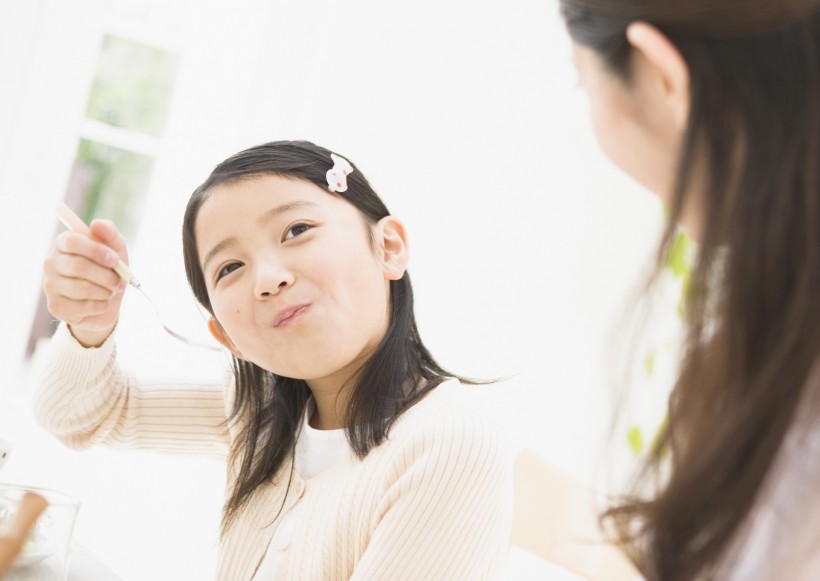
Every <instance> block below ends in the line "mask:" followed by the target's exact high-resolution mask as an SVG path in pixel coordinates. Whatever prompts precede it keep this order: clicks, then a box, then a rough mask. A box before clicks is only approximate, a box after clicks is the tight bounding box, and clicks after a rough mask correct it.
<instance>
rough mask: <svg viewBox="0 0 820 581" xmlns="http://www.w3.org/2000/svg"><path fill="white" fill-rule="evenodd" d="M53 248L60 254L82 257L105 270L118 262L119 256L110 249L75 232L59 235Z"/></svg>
mask: <svg viewBox="0 0 820 581" xmlns="http://www.w3.org/2000/svg"><path fill="white" fill-rule="evenodd" d="M55 248H56V249H57V251H58V252H60V253H62V254H72V255H76V256H83V257H85V258H87V259H89V260H91V261H92V262H96V263H97V264H99V265H100V266H103V267H106V268H111V267H113V266H114V265H115V264H117V262H119V261H120V256H119V254H117V252H116V251H115V250H113V249H112V248H111V247H109V246H106V245H105V244H103V243H101V242H99V241H97V240H94V239H93V238H89V237H88V236H83V235H82V234H77V233H75V232H63V233H62V234H60V235H59V236H58V237H57V238H56V240H55Z"/></svg>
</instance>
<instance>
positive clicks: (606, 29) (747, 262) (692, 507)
mask: <svg viewBox="0 0 820 581" xmlns="http://www.w3.org/2000/svg"><path fill="white" fill-rule="evenodd" d="M561 10H562V14H563V16H564V18H565V21H566V24H567V28H568V30H569V33H570V35H571V37H572V38H573V40H574V41H575V42H578V43H580V44H582V45H585V46H587V47H590V48H592V49H594V50H595V51H596V53H597V54H598V56H599V57H600V58H601V59H602V60H603V62H604V63H605V64H606V65H607V66H608V67H609V70H610V71H611V72H612V73H614V74H615V76H616V77H618V78H619V80H620V81H622V82H623V83H625V85H626V86H628V85H629V83H630V80H631V68H630V63H631V62H632V60H631V59H632V56H633V54H634V53H633V50H632V47H631V45H630V43H629V41H628V39H627V37H626V29H627V27H628V25H629V24H630V23H632V22H635V21H644V22H648V23H650V24H652V25H654V26H655V27H657V28H658V29H659V30H660V31H661V32H662V33H664V34H665V35H666V36H667V37H668V38H669V39H670V40H671V42H672V43H673V44H674V45H675V46H676V47H677V49H678V50H679V51H680V53H681V55H682V56H683V58H684V59H685V61H686V64H687V66H688V68H689V73H690V112H689V118H688V126H687V128H686V131H685V135H684V136H683V143H682V147H681V154H680V158H679V160H678V175H677V183H676V185H675V190H674V194H673V197H672V200H671V202H670V215H669V224H668V227H667V229H666V231H665V234H664V236H663V239H662V242H661V244H660V246H659V250H658V255H657V258H658V261H657V264H658V266H657V267H656V270H655V275H654V276H655V278H657V273H658V272H659V271H660V269H661V265H663V264H664V263H665V262H666V257H667V256H668V254H669V252H670V249H671V246H672V242H673V240H674V237H675V234H676V228H677V226H676V223H677V222H678V221H679V219H680V217H681V215H682V213H683V212H684V211H685V210H688V209H689V208H690V206H691V205H694V206H696V208H697V212H698V214H699V217H700V218H701V220H700V222H701V224H700V231H699V233H698V234H699V235H698V241H699V249H698V253H697V258H696V261H695V264H694V266H693V271H692V274H691V279H690V283H689V288H688V291H687V294H686V304H685V309H684V314H685V318H686V341H685V354H684V358H683V361H682V365H681V369H680V374H679V377H678V380H677V383H676V385H675V387H674V390H673V393H672V396H671V398H670V404H669V415H668V421H667V423H666V427H665V428H664V429H663V430H662V433H661V435H660V437H659V438H658V439H657V441H656V445H655V447H654V449H653V450H652V452H651V454H650V456H649V458H648V461H647V464H646V466H645V467H644V470H643V471H642V473H641V475H640V478H639V480H638V482H646V481H649V480H650V478H649V477H651V476H653V475H657V474H664V473H665V472H664V470H663V468H664V466H665V465H666V462H665V459H666V457H667V454H666V451H667V450H671V462H672V466H671V468H672V469H671V471H670V473H669V477H668V479H662V482H663V485H662V487H661V489H660V490H659V491H658V493H657V495H656V496H655V497H653V498H650V499H645V498H642V497H641V495H640V494H636V495H635V496H633V497H632V498H630V499H626V501H625V502H624V503H622V504H621V505H620V506H617V507H615V508H613V509H612V510H610V511H609V512H608V513H607V514H606V515H605V520H608V521H610V522H611V523H613V524H615V525H616V529H617V532H618V540H619V541H620V542H621V543H622V544H623V546H624V547H625V548H626V549H627V550H628V552H629V553H630V554H631V556H632V557H633V559H634V561H635V562H636V563H637V565H638V566H639V568H640V570H641V572H642V573H643V574H644V576H645V577H646V578H647V579H649V580H651V581H654V580H664V581H676V580H688V579H694V578H704V577H706V578H712V577H713V576H715V575H716V574H717V575H719V574H720V573H716V571H718V569H719V568H721V567H724V566H727V563H728V564H729V566H731V565H730V564H731V561H732V559H733V558H734V553H733V550H734V548H735V546H736V545H735V544H734V543H735V541H736V540H737V539H738V538H739V537H738V536H739V534H740V533H741V531H742V530H743V527H744V526H745V525H746V524H747V522H748V519H749V517H750V515H751V514H752V512H753V510H754V507H755V503H756V502H757V501H758V500H759V499H760V496H761V492H762V490H763V487H764V483H765V482H766V479H767V477H768V476H770V475H771V473H772V469H773V466H774V463H775V460H776V458H777V457H778V454H779V452H780V451H781V449H782V448H783V443H784V440H785V438H786V435H787V434H789V433H790V432H791V430H792V429H794V428H799V429H801V430H802V429H805V428H806V426H804V425H803V424H802V419H801V420H800V421H798V418H799V416H798V415H797V410H798V406H800V405H804V404H805V405H807V407H808V408H809V409H814V410H816V409H818V406H819V405H820V390H818V388H817V383H818V382H817V381H812V379H813V377H814V376H813V375H812V374H813V373H816V365H817V364H818V358H819V357H820V295H818V290H820V4H818V2H817V1H816V0H789V1H787V0H680V1H659V0H561ZM696 180H697V182H698V183H696V184H695V183H693V182H695V181H696ZM693 185H694V186H696V187H692V186H693ZM815 414H816V413H815ZM809 417H810V418H811V417H813V419H812V420H811V421H813V422H815V425H816V422H817V416H816V415H814V416H809ZM807 461H812V460H807Z"/></svg>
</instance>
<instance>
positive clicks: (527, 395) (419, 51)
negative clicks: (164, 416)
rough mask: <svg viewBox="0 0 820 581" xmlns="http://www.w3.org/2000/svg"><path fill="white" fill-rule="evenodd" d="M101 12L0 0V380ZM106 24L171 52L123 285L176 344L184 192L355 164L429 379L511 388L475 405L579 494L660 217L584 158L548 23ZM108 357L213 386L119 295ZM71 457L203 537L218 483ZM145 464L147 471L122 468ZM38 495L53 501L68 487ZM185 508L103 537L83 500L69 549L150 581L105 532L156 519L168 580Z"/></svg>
mask: <svg viewBox="0 0 820 581" xmlns="http://www.w3.org/2000/svg"><path fill="white" fill-rule="evenodd" d="M64 4H71V6H72V7H71V9H69V8H67V7H66V6H65V5H64ZM113 4H114V3H109V2H105V1H102V0H97V1H91V0H82V1H79V0H78V1H77V2H74V3H61V2H57V1H55V0H39V1H38V2H26V1H24V0H5V1H0V39H2V40H0V42H3V45H2V47H0V48H2V50H0V55H2V56H0V75H1V76H2V78H4V79H10V80H11V81H12V83H11V85H10V86H11V87H12V90H11V91H9V92H7V91H6V90H5V89H4V91H3V92H2V93H3V98H2V99H0V135H2V140H0V155H2V158H0V199H2V202H3V205H2V208H3V210H2V212H0V220H1V221H2V223H0V233H2V234H1V235H2V238H0V242H2V248H3V250H2V263H0V267H2V271H0V272H2V276H3V280H4V284H3V286H2V288H3V291H2V293H3V303H4V311H6V312H7V316H6V318H5V321H4V325H3V329H2V331H1V332H2V340H3V343H2V345H3V347H4V349H3V350H2V352H3V354H2V357H3V359H2V361H0V363H2V368H3V369H9V370H14V369H18V368H19V366H20V359H21V355H22V345H23V343H24V341H25V338H26V336H27V333H28V325H29V324H30V319H31V315H32V314H33V309H34V305H35V299H36V293H37V291H38V287H39V284H40V277H41V268H40V263H41V261H42V258H43V256H44V253H45V251H46V249H47V247H48V244H49V241H50V238H51V236H52V234H53V229H54V221H53V218H52V214H51V211H52V207H53V204H54V202H55V201H56V200H57V199H59V197H60V196H61V195H62V191H63V190H62V184H64V180H65V176H66V171H67V167H68V164H69V163H70V161H71V159H70V155H73V149H72V147H73V145H72V144H73V140H74V139H76V137H75V134H74V133H73V131H74V128H73V124H74V123H76V122H77V120H78V119H79V116H80V115H81V114H82V110H83V106H84V99H85V96H86V92H87V88H88V87H87V85H88V81H89V78H90V74H91V72H90V71H91V68H90V67H91V66H92V65H93V62H92V59H93V57H91V56H89V54H90V53H89V51H91V50H92V47H96V44H95V43H96V40H95V39H97V38H98V35H99V34H100V30H101V27H103V26H104V24H105V21H106V11H107V10H109V9H110V7H111V6H112V5H113ZM117 4H120V5H123V4H125V5H129V4H130V5H133V6H136V7H139V6H141V5H142V4H144V5H145V6H146V7H152V9H157V7H158V6H159V5H160V4H162V6H163V8H162V9H167V10H172V11H174V14H175V15H177V16H176V17H175V18H173V19H171V20H172V25H171V26H172V30H173V31H175V33H176V34H177V35H178V37H179V38H178V42H179V46H181V47H182V48H183V51H184V52H183V56H182V61H181V69H180V77H179V81H178V86H177V90H176V93H175V96H174V103H173V108H172V112H171V116H170V120H169V124H168V127H167V130H166V135H165V140H164V145H163V147H164V149H163V154H162V157H161V159H160V161H159V163H158V165H157V166H156V168H155V173H154V177H153V181H152V186H151V191H150V193H149V197H148V200H147V202H146V206H145V221H144V224H143V226H142V229H141V231H140V234H139V236H138V237H137V238H136V239H134V240H132V241H130V242H131V244H130V253H131V264H132V267H133V270H134V271H135V273H136V274H137V276H138V277H139V278H140V280H142V281H143V284H144V286H145V287H146V289H147V290H148V292H149V293H150V294H151V295H152V296H153V297H154V300H155V301H156V302H157V303H158V305H159V306H160V309H161V310H162V311H163V313H165V315H166V316H167V317H168V318H169V319H170V321H171V323H172V326H174V327H178V328H179V329H180V330H183V331H185V332H187V333H189V334H194V335H198V336H200V337H202V338H205V333H204V325H203V323H202V318H201V315H200V314H199V313H198V311H197V310H196V308H195V307H194V306H193V300H192V299H191V298H190V292H189V291H188V289H187V286H186V283H185V279H184V273H183V271H182V259H181V251H180V244H179V238H180V236H179V231H180V223H181V215H182V209H183V207H184V204H185V202H186V200H187V197H188V195H189V194H190V192H191V191H192V190H193V188H194V187H195V186H196V185H197V184H199V183H200V182H201V181H202V180H203V179H204V178H205V177H206V176H207V174H208V172H209V171H210V169H211V168H212V166H213V165H215V164H216V163H217V162H219V161H221V159H223V158H224V157H226V156H228V155H230V154H232V153H234V152H236V151H238V150H239V149H241V148H244V147H247V146H250V145H253V144H256V143H260V142H264V141H269V140H274V139H291V138H293V139H298V138H306V139H310V140H313V141H315V142H317V143H319V144H322V145H325V146H327V147H329V148H331V149H335V150H337V151H339V152H340V153H342V154H343V155H346V156H348V157H349V158H351V159H352V160H354V161H355V162H356V163H357V165H358V166H359V167H360V168H361V169H362V170H363V171H364V172H365V173H366V175H367V176H368V178H369V179H370V181H371V182H372V183H373V184H374V186H375V187H376V189H377V191H379V192H380V193H381V195H382V196H383V198H384V199H385V201H386V202H387V204H388V206H389V207H390V208H391V210H392V211H393V213H394V214H396V215H398V216H400V217H402V218H403V219H404V220H405V222H406V223H407V225H408V227H409V232H410V237H411V252H412V258H411V267H410V272H411V274H412V277H413V282H414V286H415V290H416V295H417V317H418V321H419V325H420V328H421V332H422V335H423V337H424V338H425V341H426V342H427V344H428V346H429V347H430V348H431V349H432V351H433V353H434V354H435V355H436V356H437V357H438V358H439V360H440V362H442V363H443V364H444V365H445V366H446V367H449V368H452V369H453V370H455V371H457V372H459V373H461V374H464V375H468V376H477V377H494V376H507V377H511V379H510V380H509V381H507V382H504V383H502V384H499V385H498V386H496V387H494V388H493V389H492V390H491V393H490V394H489V395H488V396H486V398H487V401H488V403H489V404H491V405H494V406H496V407H497V409H498V410H499V413H502V414H503V415H504V416H505V417H506V418H507V419H508V420H509V422H510V425H511V427H513V428H514V429H515V430H517V434H518V436H519V438H520V444H521V445H526V446H529V447H532V448H534V449H536V450H537V451H539V452H541V453H542V454H543V455H544V456H545V457H547V458H548V459H549V460H550V461H552V462H555V463H556V464H558V465H559V466H561V467H563V468H564V469H565V470H567V471H569V472H571V473H573V474H574V475H576V476H578V477H579V478H582V479H585V480H589V481H592V480H593V479H594V478H595V476H596V474H597V470H596V469H597V467H599V466H601V463H602V461H603V460H604V458H603V457H602V453H601V442H602V440H603V439H604V437H605V435H606V430H607V428H608V423H607V422H608V419H609V417H610V414H611V406H610V400H611V398H610V391H609V383H608V378H609V377H610V369H609V368H608V366H607V363H606V354H607V348H608V347H609V346H610V345H611V343H612V341H613V334H612V325H613V324H614V322H615V321H616V317H617V316H618V315H619V314H620V310H621V308H622V307H623V306H624V304H625V302H624V301H625V299H626V293H627V292H628V291H630V290H631V289H632V285H633V283H634V282H635V281H636V280H637V276H638V273H639V272H640V271H641V269H642V267H643V265H644V264H645V262H646V257H647V256H648V255H649V252H650V251H651V248H652V245H653V243H654V241H655V236H656V232H657V228H658V226H659V224H660V221H661V218H662V216H661V211H660V208H659V205H658V204H657V202H656V201H655V200H654V199H653V198H652V197H651V196H650V195H649V194H647V193H646V192H644V191H643V190H641V189H640V188H638V187H637V186H636V185H635V184H634V183H633V182H631V181H630V180H628V179H627V178H625V177H624V176H622V175H621V174H620V173H619V172H617V171H616V170H615V169H613V168H612V167H611V166H610V165H609V163H608V162H607V161H606V160H604V159H603V157H602V156H601V155H600V154H599V152H598V151H597V148H596V146H595V143H594V138H593V135H592V132H591V130H590V127H589V124H588V120H587V117H586V110H585V106H586V103H585V99H584V96H583V94H582V92H581V91H580V89H578V88H577V87H576V86H575V84H574V73H573V71H572V67H571V64H570V59H569V44H568V40H567V39H566V36H565V33H564V31H563V29H562V27H561V24H560V22H559V19H558V16H557V3H554V2H544V1H543V0H511V1H507V2H489V1H469V2H468V1H467V0H461V1H453V2H438V1H433V0H423V1H419V2H412V3H395V2H378V1H376V0H362V1H358V2H333V1H331V0H299V1H296V0H293V1H282V2H265V1H263V0H241V1H238V2H233V3H231V4H230V6H231V8H230V9H228V8H227V6H228V4H226V3H219V2H216V1H213V0H212V1H210V2H200V3H190V4H189V3H185V2H167V3H157V2H149V1H145V2H139V1H136V0H134V1H132V2H119V3H117ZM146 10H147V8H146ZM56 23H60V26H59V27H58V26H56ZM12 31H16V32H15V34H13V35H11V32H12ZM9 35H10V36H9ZM95 35H96V36H95ZM6 45H11V46H9V47H8V48H9V51H7V50H6V48H7V46H6ZM78 47H79V48H78ZM61 71H71V74H70V75H69V76H67V75H66V73H64V72H63V73H62V74H61ZM3 84H4V87H8V86H9V85H8V84H6V82H5V81H4V83H3ZM10 307H11V308H10ZM614 337H616V338H618V337H622V334H621V335H619V334H618V332H617V330H616V332H615V335H614ZM119 338H120V346H121V354H122V358H123V359H124V360H125V361H126V362H127V363H129V364H130V365H132V366H133V367H135V368H136V369H137V371H138V372H139V373H140V374H142V375H145V376H153V375H158V374H168V373H170V374H175V375H176V374H178V375H189V374H191V373H196V374H197V375H209V374H213V373H216V372H217V371H218V370H219V369H220V368H221V366H222V365H223V364H224V357H222V356H221V355H219V354H217V355H212V354H208V353H204V352H193V351H191V350H190V349H188V348H186V347H184V346H181V345H179V344H177V343H176V342H174V341H173V340H172V339H169V338H167V337H166V336H165V335H164V334H163V333H162V331H161V330H160V329H159V327H158V325H157V324H156V322H155V320H154V319H153V314H152V311H151V310H150V307H149V306H148V305H146V303H145V302H144V301H143V300H142V297H140V296H138V295H135V294H134V293H130V295H129V296H128V297H127V299H126V303H125V307H124V312H123V316H122V321H121V323H120V331H119ZM10 387H11V386H6V388H7V389H9V388H10ZM11 388H12V389H13V387H11ZM2 429H3V427H2V426H0V437H2V436H3V434H2ZM21 433H22V432H21ZM53 453H57V452H53ZM83 458H84V460H83V466H84V467H86V469H87V470H91V471H94V470H97V471H99V474H106V472H104V471H105V470H106V469H107V468H108V467H110V466H115V467H117V466H118V467H119V468H120V470H119V471H118V472H117V474H115V475H114V476H106V478H113V479H114V481H115V482H116V484H117V486H119V487H120V493H121V495H127V494H144V493H145V491H146V490H150V489H151V487H155V486H157V483H158V482H159V483H160V485H162V483H163V482H166V483H167V482H169V481H172V482H173V483H174V485H173V487H171V488H170V489H168V488H166V490H171V489H172V490H174V491H176V493H177V494H183V495H184V493H182V492H181V491H184V490H186V489H192V490H198V491H202V492H203V494H205V493H208V494H211V496H208V498H210V499H212V500H211V501H209V502H210V504H208V505H207V508H206V510H205V512H206V513H207V515H206V517H205V522H211V523H213V522H215V519H216V510H217V507H218V502H219V499H218V498H217V499H216V500H213V495H212V493H213V491H214V490H217V489H218V485H219V478H220V469H219V468H218V467H212V466H210V465H208V464H207V463H206V464H197V463H192V464H186V463H185V462H184V461H176V460H174V461H166V460H158V461H152V459H150V458H149V459H144V458H143V457H142V456H138V455H137V456H132V457H129V458H128V459H127V460H126V459H122V458H121V455H120V456H116V455H111V454H109V453H107V452H98V453H96V456H95V457H94V458H95V460H94V461H92V460H88V459H85V458H90V457H89V456H84V457H83ZM71 461H72V462H73V461H74V459H73V457H72V460H71ZM142 462H144V464H139V466H145V467H146V468H145V471H144V472H142V471H140V470H136V473H134V472H135V471H130V470H127V469H126V467H127V466H134V465H135V464H134V463H142ZM194 462H196V461H194ZM123 470H125V471H126V472H127V473H128V476H127V477H125V476H123V475H122V473H123V472H122V471H123ZM158 470H162V473H161V474H162V476H158V472H157V471H158ZM192 474H195V475H196V479H197V480H196V481H195V480H194V479H193V477H192ZM38 475H40V476H39V477H42V478H44V479H46V480H48V481H49V483H52V484H53V485H54V486H60V484H61V483H63V484H64V485H65V483H66V482H68V481H67V480H60V478H58V477H56V476H55V475H54V473H52V474H51V475H50V476H49V475H48V474H46V473H40V472H38ZM70 482H71V485H72V486H73V487H76V489H77V490H79V491H80V492H83V491H84V490H85V491H87V492H88V494H89V495H90V496H92V495H99V494H102V492H101V490H102V488H101V486H100V485H99V484H97V485H96V488H94V489H93V490H90V489H83V488H82V487H83V483H82V479H81V478H77V477H74V478H72V479H71V480H70ZM197 482H199V483H200V484H199V485H198V484H197ZM86 486H88V485H86ZM119 498H123V496H120V497H119ZM176 498H177V501H178V500H179V497H176ZM188 500H190V497H189V498H188ZM166 501H167V502H168V503H169V505H168V506H170V505H171V504H173V503H174V502H175V501H174V500H173V498H171V499H166ZM182 504H183V505H184V506H183V507H182V508H180V510H182V511H183V512H182V513H180V512H177V513H175V516H173V517H171V516H167V512H168V511H162V510H159V511H157V514H154V512H151V513H150V517H149V516H147V515H146V514H145V513H140V512H139V511H133V512H131V513H128V515H127V516H126V517H122V515H117V517H116V518H115V517H114V515H111V514H106V510H105V507H104V505H103V504H102V502H100V503H98V504H96V505H95V504H94V502H93V501H90V505H89V508H88V509H87V511H88V512H89V513H90V514H93V519H97V520H92V521H90V522H88V523H87V524H86V525H84V528H82V529H81V533H82V535H81V538H84V539H85V542H86V544H88V545H89V546H92V548H94V549H96V550H97V551H98V552H101V553H105V554H106V555H107V558H108V560H109V561H110V562H112V564H114V565H121V566H123V567H126V566H127V567H130V568H131V569H130V570H133V571H135V573H134V576H133V577H129V578H133V579H143V578H149V576H145V575H148V573H147V571H154V573H153V574H151V575H150V578H153V579H158V578H159V577H157V576H156V571H155V569H145V570H140V569H139V567H140V563H139V562H136V561H137V560H135V559H133V558H132V556H131V557H129V551H128V550H127V549H128V548H125V547H122V546H121V545H120V546H118V543H117V542H115V541H114V540H113V539H112V538H111V535H110V534H107V535H103V534H102V533H101V532H100V530H101V527H102V525H100V524H99V523H104V524H105V526H106V527H117V526H120V525H119V524H118V522H119V520H120V519H121V518H127V519H131V520H132V522H134V523H136V524H135V526H134V528H135V529H138V530H145V528H147V527H149V526H150V525H151V524H156V523H157V522H158V521H157V520H156V519H162V518H163V514H166V516H165V517H164V518H165V520H162V521H160V522H161V526H159V527H157V528H156V529H154V530H153V531H152V532H151V534H147V533H146V534H144V535H142V536H141V537H140V542H142V543H144V544H143V545H142V546H143V547H149V549H148V550H152V551H159V550H160V549H159V547H160V546H162V545H161V543H166V544H167V542H168V539H169V538H172V537H174V536H176V537H177V538H179V537H180V535H184V536H185V539H186V540H185V543H187V544H185V545H184V547H182V549H181V550H182V552H185V551H187V557H186V558H184V559H177V561H176V562H175V561H174V560H173V558H172V557H169V561H168V563H167V565H166V567H167V574H168V575H169V576H168V577H166V578H167V579H172V578H182V577H174V576H173V575H174V574H175V573H174V572H175V571H176V573H177V574H178V573H179V570H178V569H174V566H177V567H180V566H184V567H195V566H196V564H195V562H196V563H199V562H201V559H199V557H198V558H197V559H199V560H197V559H193V558H191V555H192V554H195V553H196V552H197V551H200V552H202V553H203V554H207V553H208V551H209V550H210V549H211V548H212V547H211V545H209V544H208V543H209V542H210V539H211V536H209V534H210V531H202V530H201V529H202V526H199V528H198V530H195V531H190V530H188V529H187V528H185V518H186V517H185V515H186V514H187V515H189V516H190V518H191V519H196V518H199V517H198V516H196V515H198V513H197V508H196V507H195V506H188V505H187V504H185V503H182ZM178 508H179V507H178ZM185 511H187V512H185ZM89 518H91V517H89ZM106 519H108V520H106ZM196 522H199V523H201V522H202V521H199V520H197V521H196ZM83 535H84V536H83ZM151 543H153V544H151ZM131 553H133V551H131ZM204 561H205V562H206V563H207V562H208V559H207V558H205V559H204ZM180 562H183V563H185V564H184V565H180V564H179V563H180ZM174 563H176V565H174ZM142 566H143V567H145V566H147V565H146V564H145V563H142ZM186 570H188V571H189V572H190V569H186ZM137 572H141V574H142V576H140V574H138V573H137Z"/></svg>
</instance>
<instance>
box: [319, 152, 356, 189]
mask: <svg viewBox="0 0 820 581" xmlns="http://www.w3.org/2000/svg"><path fill="white" fill-rule="evenodd" d="M330 159H332V160H333V167H332V168H330V169H329V170H327V174H325V175H326V176H327V189H329V190H330V191H331V192H344V191H347V176H348V175H350V174H351V173H353V166H352V165H350V164H349V163H348V161H347V160H346V159H345V158H343V157H340V156H338V155H336V154H335V153H331V154H330Z"/></svg>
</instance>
